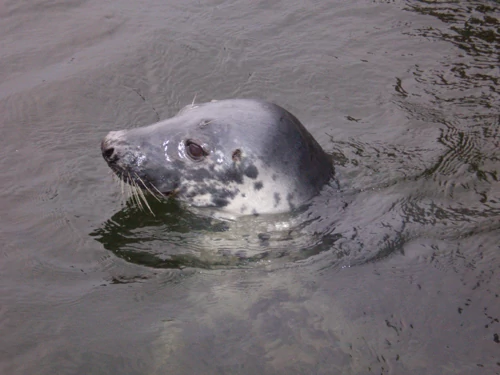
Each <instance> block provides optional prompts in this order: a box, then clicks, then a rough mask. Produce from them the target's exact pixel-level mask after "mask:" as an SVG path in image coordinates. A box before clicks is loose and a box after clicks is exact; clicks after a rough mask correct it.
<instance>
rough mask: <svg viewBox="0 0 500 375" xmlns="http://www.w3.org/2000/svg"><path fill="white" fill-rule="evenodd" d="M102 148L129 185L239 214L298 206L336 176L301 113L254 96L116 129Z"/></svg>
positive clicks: (118, 173) (229, 100) (102, 144)
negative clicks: (129, 127)
mask: <svg viewBox="0 0 500 375" xmlns="http://www.w3.org/2000/svg"><path fill="white" fill-rule="evenodd" d="M101 151H102V155H103V157H104V159H105V160H106V162H107V163H108V165H109V166H110V167H111V169H112V170H113V171H114V172H115V173H116V174H117V175H118V176H119V177H120V178H121V179H122V180H124V181H125V182H127V183H129V184H132V185H135V186H139V187H141V188H142V189H145V190H148V191H150V192H151V193H153V194H154V195H159V194H161V195H163V196H175V197H176V198H177V199H179V200H181V201H183V202H185V203H187V204H188V205H190V206H194V207H212V208H216V209H218V210H221V211H224V212H227V213H229V214H231V215H236V216H241V215H250V214H254V215H255V214H265V213H280V212H287V211H290V210H293V209H295V208H298V207H299V206H301V205H303V204H305V203H306V202H307V201H308V200H310V199H311V198H312V197H313V196H315V195H316V194H318V192H319V191H320V189H321V188H322V187H323V185H324V184H325V183H327V182H328V181H329V180H330V178H331V177H332V176H333V174H334V167H333V163H332V161H331V158H330V156H329V155H328V154H326V153H325V152H324V150H323V149H322V148H321V147H320V145H319V144H318V142H316V140H315V139H314V138H313V136H312V135H311V134H310V133H309V132H308V131H307V130H306V128H305V127H304V126H303V125H302V124H301V123H300V121H299V120H298V119H297V118H296V117H295V116H294V115H292V114H291V113H290V112H288V111H287V110H285V109H283V108H281V107H280V106H278V105H276V104H273V103H269V102H265V101H260V100H252V99H228V100H221V101H213V102H209V103H203V104H196V105H195V104H193V105H188V106H186V107H184V108H183V109H182V110H181V111H180V112H179V113H178V114H177V115H176V116H174V117H172V118H169V119H167V120H164V121H160V122H158V123H156V124H153V125H149V126H145V127H140V128H136V129H131V130H120V131H112V132H110V133H109V134H108V135H107V136H106V137H105V138H104V139H103V141H102V143H101Z"/></svg>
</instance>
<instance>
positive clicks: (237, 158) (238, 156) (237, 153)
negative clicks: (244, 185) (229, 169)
mask: <svg viewBox="0 0 500 375" xmlns="http://www.w3.org/2000/svg"><path fill="white" fill-rule="evenodd" d="M232 158H233V161H240V160H241V150H240V149H239V148H237V149H236V150H234V151H233V154H232Z"/></svg>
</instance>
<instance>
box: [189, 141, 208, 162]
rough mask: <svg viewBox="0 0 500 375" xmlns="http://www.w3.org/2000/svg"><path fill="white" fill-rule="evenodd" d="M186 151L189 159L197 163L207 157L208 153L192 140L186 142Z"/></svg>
mask: <svg viewBox="0 0 500 375" xmlns="http://www.w3.org/2000/svg"><path fill="white" fill-rule="evenodd" d="M186 150H187V153H188V155H189V157H190V158H191V159H193V160H196V161H198V160H201V159H203V158H204V157H205V156H207V153H206V152H205V150H204V149H203V147H201V146H200V145H199V144H197V143H194V142H193V141H191V140H189V141H186Z"/></svg>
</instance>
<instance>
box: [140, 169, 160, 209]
mask: <svg viewBox="0 0 500 375" xmlns="http://www.w3.org/2000/svg"><path fill="white" fill-rule="evenodd" d="M134 175H135V177H136V178H137V179H138V180H139V181H140V182H141V184H142V186H143V187H144V189H146V190H147V191H148V192H149V194H151V195H152V196H153V197H155V199H156V200H157V201H158V202H160V198H158V197H157V196H156V194H155V193H153V191H151V189H150V188H149V187H148V186H147V185H146V183H145V182H144V181H143V180H142V178H140V177H139V175H138V174H137V173H134Z"/></svg>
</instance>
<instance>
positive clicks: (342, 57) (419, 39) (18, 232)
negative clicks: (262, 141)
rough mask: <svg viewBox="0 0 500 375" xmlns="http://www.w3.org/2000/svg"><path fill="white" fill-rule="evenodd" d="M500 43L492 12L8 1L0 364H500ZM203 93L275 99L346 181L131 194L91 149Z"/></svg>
mask: <svg viewBox="0 0 500 375" xmlns="http://www.w3.org/2000/svg"><path fill="white" fill-rule="evenodd" d="M499 47H500V6H499V4H498V2H496V1H488V0H483V1H449V2H446V1H440V2H430V1H416V0H413V1H367V0H356V1H349V2H345V1H331V2H319V1H308V2H298V1H296V2H257V3H252V4H250V3H249V2H243V1H222V0H218V1H205V2H197V1H184V2H178V3H168V2H167V3H165V2H162V1H156V0H150V1H145V2H139V3H138V2H135V1H128V0H119V1H114V2H112V3H102V2H99V1H94V0H86V1H83V0H72V1H61V0H51V1H49V0H38V1H37V0H34V1H29V2H28V1H4V2H3V3H1V4H0V113H1V114H2V116H1V117H0V129H1V135H2V136H1V138H0V146H1V147H0V156H1V157H0V165H1V169H0V171H1V181H2V183H1V185H0V207H1V208H2V212H3V215H2V221H1V225H0V228H1V229H0V240H1V243H2V246H1V247H0V259H1V261H0V288H1V294H0V327H1V332H2V343H1V344H0V372H1V373H5V374H54V373H58V374H195V373H203V374H256V373H262V374H499V373H500V356H499V350H500V342H499V341H500V339H499V335H500V325H499V324H500V323H499V319H500V297H499V293H500V275H499V274H500V253H499V252H500V249H499V240H500V188H499V183H498V178H499V175H498V173H499V172H498V171H499V166H500V163H499V158H500V154H499V128H500V114H499V113H500V112H499V107H500V95H499V85H498V83H499V79H500V68H499V66H500V64H499V63H500V58H499V50H500V49H499ZM194 97H196V101H199V102H203V101H209V100H212V99H224V98H234V97H258V98H262V99H267V100H270V101H273V102H276V103H277V104H280V105H282V106H283V107H285V108H287V109H288V110H290V111H291V112H292V113H294V114H295V115H296V116H297V117H298V118H299V119H301V121H302V122H303V123H304V124H305V126H306V127H307V128H308V129H309V130H310V132H311V133H312V134H313V135H314V136H315V138H316V139H317V140H318V141H319V143H320V144H321V145H322V146H323V147H324V148H325V150H327V151H328V152H329V153H331V154H332V155H333V156H334V162H335V166H336V179H335V181H333V182H332V184H331V186H329V187H328V188H326V189H325V191H323V192H322V194H321V195H320V196H318V197H317V198H316V199H315V200H314V201H313V202H312V203H311V205H310V206H309V207H308V208H307V209H306V210H305V211H303V212H300V213H297V214H294V215H295V216H293V215H292V217H291V218H290V217H267V218H259V219H258V221H256V222H255V221H251V220H250V219H243V220H242V221H241V222H237V223H229V224H228V223H221V222H217V221H213V220H209V219H207V218H203V217H200V216H197V215H195V214H192V213H189V212H186V211H185V210H183V208H182V207H180V206H178V205H176V204H175V203H173V202H168V203H155V206H154V207H153V208H154V210H155V212H156V215H155V216H154V217H153V216H152V215H150V214H148V213H147V212H141V211H139V210H137V208H136V207H134V206H133V205H130V204H128V205H127V204H124V203H123V200H122V196H121V192H120V187H119V185H118V184H116V183H115V182H113V180H112V178H111V175H110V173H109V170H108V167H107V166H106V164H105V162H104V161H103V160H102V158H101V156H100V149H99V145H100V140H101V139H102V137H103V136H104V135H105V134H106V133H107V132H108V131H110V130H116V129H123V128H133V127H138V126H144V125H148V124H151V123H153V122H155V121H158V119H164V118H167V117H170V116H173V115H174V114H175V113H176V112H177V111H178V110H179V109H180V108H182V107H183V106H184V105H186V104H189V103H191V102H192V100H193V98H194ZM129 203H130V202H129ZM245 220H250V221H245ZM259 220H260V221H259Z"/></svg>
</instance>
